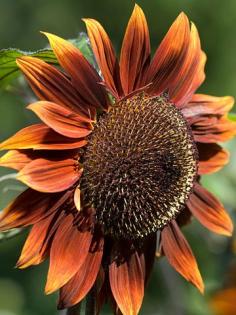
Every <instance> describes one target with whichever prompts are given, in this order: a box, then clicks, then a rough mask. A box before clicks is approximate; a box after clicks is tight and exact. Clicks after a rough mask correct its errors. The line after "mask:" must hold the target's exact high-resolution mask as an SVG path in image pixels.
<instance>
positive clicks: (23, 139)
mask: <svg viewBox="0 0 236 315" xmlns="http://www.w3.org/2000/svg"><path fill="white" fill-rule="evenodd" d="M86 143H87V141H86V140H83V139H70V138H68V137H64V136H62V135H60V134H58V133H56V132H55V131H53V130H52V129H51V128H49V127H48V126H46V125H44V124H35V125H32V126H28V127H26V128H23V129H21V130H20V131H18V132H17V133H16V134H15V135H13V136H12V137H10V138H9V139H7V140H5V141H3V142H2V143H1V144H0V150H9V149H36V150H66V149H77V148H80V147H82V146H84V145H86Z"/></svg>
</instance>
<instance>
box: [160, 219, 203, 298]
mask: <svg viewBox="0 0 236 315" xmlns="http://www.w3.org/2000/svg"><path fill="white" fill-rule="evenodd" d="M161 243H162V248H163V251H164V254H165V255H166V257H167V259H168V261H169V263H170V264H171V266H172V267H173V268H175V269H176V271H178V272H179V273H180V274H181V275H182V276H183V277H184V278H185V279H186V280H187V281H189V282H191V283H192V284H193V285H195V286H196V287H197V288H198V290H199V291H200V292H201V293H203V291H204V284H203V281H202V277H201V274H200V272H199V269H198V266H197V262H196V259H195V257H194V255H193V253H192V250H191V248H190V246H189V244H188V242H187V240H186V239H185V237H184V235H183V234H182V232H181V230H180V228H179V227H178V225H177V223H176V222H175V221H172V222H171V223H170V224H169V225H167V226H166V227H165V228H164V229H163V230H162V232H161Z"/></svg>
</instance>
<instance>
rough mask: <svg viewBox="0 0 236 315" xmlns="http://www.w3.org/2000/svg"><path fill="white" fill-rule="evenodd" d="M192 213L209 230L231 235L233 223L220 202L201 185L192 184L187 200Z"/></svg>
mask: <svg viewBox="0 0 236 315" xmlns="http://www.w3.org/2000/svg"><path fill="white" fill-rule="evenodd" d="M187 205H188V208H189V210H190V211H191V212H192V214H193V215H194V216H195V217H196V218H197V219H198V220H199V221H200V222H201V224H202V225H204V226H205V227H206V228H208V229H209V230H211V231H213V232H215V233H218V234H223V235H226V236H231V235H232V232H233V223H232V221H231V219H230V217H229V215H228V214H227V212H226V211H225V209H224V207H223V205H222V204H221V202H220V201H219V200H218V199H216V197H214V196H213V195H212V194H211V193H210V192H209V191H207V190H206V189H205V188H203V187H202V186H201V185H199V184H196V185H195V186H194V192H193V193H192V194H191V195H190V198H189V200H188V202H187Z"/></svg>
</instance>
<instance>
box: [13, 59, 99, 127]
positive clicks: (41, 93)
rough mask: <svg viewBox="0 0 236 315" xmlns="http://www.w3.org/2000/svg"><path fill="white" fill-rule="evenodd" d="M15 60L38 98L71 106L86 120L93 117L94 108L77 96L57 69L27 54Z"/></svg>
mask: <svg viewBox="0 0 236 315" xmlns="http://www.w3.org/2000/svg"><path fill="white" fill-rule="evenodd" d="M16 62H17V65H18V66H19V68H20V69H21V71H22V72H23V73H24V75H25V76H26V78H27V80H28V82H29V84H30V86H31V88H32V90H33V91H34V93H35V94H36V95H37V96H38V97H39V99H41V100H47V101H51V102H54V103H57V104H60V105H61V106H64V107H67V108H71V109H73V110H74V111H75V112H77V113H78V114H80V115H81V117H83V119H84V120H86V121H90V118H91V116H93V117H92V118H94V108H93V107H91V106H90V105H89V104H87V103H85V102H84V100H83V99H82V98H81V97H79V95H78V93H77V91H76V89H75V88H74V86H73V85H72V84H71V81H70V80H69V79H68V78H67V77H66V76H65V75H64V74H63V73H62V72H60V71H59V70H58V69H56V68H55V67H53V66H51V65H49V64H47V63H46V62H44V61H42V60H40V59H37V58H34V57H29V56H25V57H21V58H19V59H17V61H16Z"/></svg>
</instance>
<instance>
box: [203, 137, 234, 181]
mask: <svg viewBox="0 0 236 315" xmlns="http://www.w3.org/2000/svg"><path fill="white" fill-rule="evenodd" d="M197 149H198V154H199V166H198V174H199V175H204V174H210V173H214V172H217V171H219V170H220V169H221V168H222V167H223V166H225V165H226V164H227V163H228V162H229V152H228V151H227V150H225V149H223V148H221V147H220V146H219V145H218V144H216V143H197Z"/></svg>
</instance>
